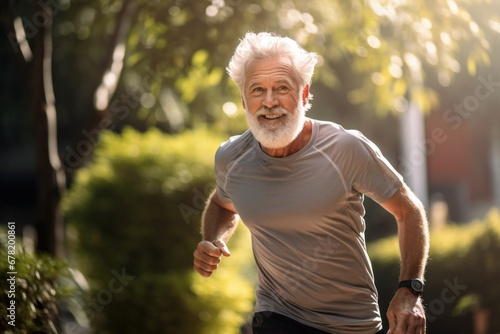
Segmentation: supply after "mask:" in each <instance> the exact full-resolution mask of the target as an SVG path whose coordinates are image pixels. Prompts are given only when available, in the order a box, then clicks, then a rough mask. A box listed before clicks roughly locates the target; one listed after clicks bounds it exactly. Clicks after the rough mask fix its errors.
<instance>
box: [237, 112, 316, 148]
mask: <svg viewBox="0 0 500 334" xmlns="http://www.w3.org/2000/svg"><path fill="white" fill-rule="evenodd" d="M283 114H285V115H286V116H285V117H286V121H285V122H284V123H280V124H277V125H269V124H261V123H260V122H259V116H261V115H268V116H272V115H275V116H281V115H283ZM245 115H246V118H247V122H248V126H249V127H250V130H251V131H252V134H253V135H254V137H255V139H257V141H258V142H259V143H260V144H261V145H262V146H263V147H265V148H270V149H276V148H283V147H286V146H288V144H290V143H291V142H292V141H293V140H295V138H297V136H298V135H299V133H300V132H301V131H302V129H303V127H304V123H305V120H306V110H305V108H303V106H302V105H300V104H299V105H298V106H297V108H296V109H295V110H294V112H293V113H290V112H288V110H286V109H284V108H282V107H274V108H266V107H263V108H261V109H259V110H258V111H257V112H256V113H255V115H252V114H251V113H249V112H248V111H247V112H245Z"/></svg>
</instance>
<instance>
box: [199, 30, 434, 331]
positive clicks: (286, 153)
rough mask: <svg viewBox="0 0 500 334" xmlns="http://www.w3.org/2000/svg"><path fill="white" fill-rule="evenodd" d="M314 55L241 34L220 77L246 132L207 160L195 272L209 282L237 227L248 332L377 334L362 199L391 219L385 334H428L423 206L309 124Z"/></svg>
mask: <svg viewBox="0 0 500 334" xmlns="http://www.w3.org/2000/svg"><path fill="white" fill-rule="evenodd" d="M316 63H317V55H316V54H314V53H311V52H307V51H306V50H304V49H303V48H302V47H301V46H299V45H298V43H297V42H295V41H294V40H292V39H290V38H286V37H280V36H277V35H274V34H270V33H259V34H254V33H248V34H246V35H245V37H244V38H243V39H242V40H241V42H240V44H239V45H238V47H237V48H236V50H235V53H234V55H233V57H232V59H231V61H230V63H229V66H228V68H227V70H228V73H229V75H230V77H231V78H232V79H233V80H234V81H235V82H236V84H237V85H238V87H239V89H240V91H241V96H242V102H243V107H244V108H245V113H246V118H247V121H248V125H249V128H250V129H249V130H248V131H246V132H245V133H243V134H242V135H240V136H236V137H232V138H230V139H229V140H228V141H227V142H225V143H223V144H222V145H221V146H220V147H219V149H218V150H217V153H216V156H215V170H216V181H217V186H216V190H215V191H214V192H213V193H212V194H211V196H210V198H209V200H208V202H207V205H206V208H205V212H204V215H203V218H202V239H203V240H202V241H201V242H200V243H199V244H198V246H197V248H196V250H195V252H194V269H195V270H196V272H198V273H199V274H200V275H202V276H204V277H209V276H210V275H211V274H212V273H213V272H214V271H215V270H216V269H217V267H218V265H219V263H220V261H221V258H222V256H229V255H230V253H229V249H228V247H227V245H226V242H227V241H228V240H229V238H230V237H231V235H232V233H233V232H234V230H235V228H236V226H237V224H238V221H239V219H240V217H241V220H242V221H243V222H244V224H245V225H246V226H247V227H248V229H249V230H250V232H251V236H252V247H253V252H254V257H255V261H256V264H257V268H258V286H257V290H256V305H255V314H254V317H253V322H252V328H253V331H254V333H255V334H267V333H270V334H271V333H272V334H278V333H286V334H295V333H297V334H299V333H337V334H348V333H360V334H361V333H362V334H374V333H383V331H382V319H381V316H380V311H379V306H378V294H377V290H376V287H375V282H374V276H373V272H372V268H371V263H370V259H369V257H368V254H367V252H366V244H365V238H364V231H365V221H364V219H363V216H364V213H365V209H364V207H363V199H364V196H365V195H366V196H369V197H370V198H372V199H374V200H375V201H376V202H378V203H379V204H380V205H381V206H382V207H383V208H385V209H386V210H387V211H389V212H390V213H391V214H392V215H394V217H395V218H396V221H397V224H398V236H399V246H400V251H401V272H400V277H399V287H398V281H397V278H392V277H384V279H394V280H395V282H394V285H395V295H394V297H393V299H392V302H391V304H390V306H389V309H388V312H387V317H388V322H389V331H388V334H402V333H408V334H410V333H411V334H417V333H418V334H422V333H425V326H426V323H425V312H424V308H423V305H422V300H421V293H422V291H423V280H424V271H425V266H426V260H427V256H428V248H429V236H428V224H427V220H426V215H425V211H424V209H423V206H422V204H421V202H420V201H419V200H418V199H417V197H416V196H415V195H414V194H413V193H412V191H411V190H410V189H409V188H408V187H407V186H406V185H405V183H404V181H403V179H402V177H401V176H400V175H399V174H398V173H397V172H396V171H395V170H394V168H393V167H392V166H391V165H390V164H389V162H388V161H387V160H386V159H385V158H384V157H383V155H382V154H381V152H380V150H379V149H378V148H377V147H376V146H375V145H374V144H373V143H372V142H371V141H370V140H368V139H367V138H366V137H364V136H363V135H362V134H361V133H360V132H358V131H353V130H345V129H344V128H343V127H342V126H340V125H338V124H335V123H333V122H325V121H319V120H315V119H311V118H308V117H306V111H307V110H308V109H309V108H310V107H311V105H310V98H311V93H310V92H309V89H310V83H311V77H312V75H313V72H314V67H315V65H316Z"/></svg>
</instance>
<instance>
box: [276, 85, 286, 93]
mask: <svg viewBox="0 0 500 334" xmlns="http://www.w3.org/2000/svg"><path fill="white" fill-rule="evenodd" d="M278 91H280V92H285V91H288V86H285V85H282V86H279V87H278Z"/></svg>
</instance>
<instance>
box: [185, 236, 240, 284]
mask: <svg viewBox="0 0 500 334" xmlns="http://www.w3.org/2000/svg"><path fill="white" fill-rule="evenodd" d="M193 255H194V270H195V271H196V272H197V273H198V274H200V275H201V276H203V277H210V276H211V275H212V273H213V272H214V271H215V269H217V267H218V266H219V263H220V261H221V258H222V255H224V256H229V255H231V254H230V253H229V249H228V248H227V245H226V243H225V242H224V241H222V240H216V241H214V242H210V241H206V240H204V241H201V242H200V243H198V247H197V248H196V250H195V251H194V254H193Z"/></svg>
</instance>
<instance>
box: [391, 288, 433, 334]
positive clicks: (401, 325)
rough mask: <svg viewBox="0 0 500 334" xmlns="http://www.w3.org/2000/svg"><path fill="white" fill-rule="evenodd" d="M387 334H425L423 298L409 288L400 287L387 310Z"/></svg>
mask: <svg viewBox="0 0 500 334" xmlns="http://www.w3.org/2000/svg"><path fill="white" fill-rule="evenodd" d="M387 320H389V331H388V332H387V334H425V327H426V321H425V310H424V307H423V305H422V299H421V298H420V297H417V296H416V295H414V294H413V293H412V292H411V291H410V290H409V289H406V288H400V289H398V291H397V292H396V295H395V296H394V298H393V299H392V301H391V303H390V305H389V309H388V310H387Z"/></svg>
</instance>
